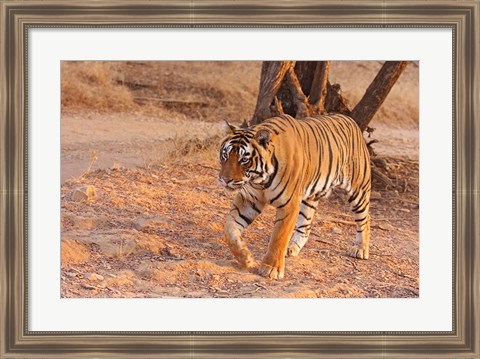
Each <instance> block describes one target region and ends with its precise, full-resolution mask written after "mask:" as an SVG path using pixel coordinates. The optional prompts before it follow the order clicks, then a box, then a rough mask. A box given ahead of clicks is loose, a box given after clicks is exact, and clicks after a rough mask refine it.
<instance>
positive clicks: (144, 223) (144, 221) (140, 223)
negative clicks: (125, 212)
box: [133, 216, 168, 231]
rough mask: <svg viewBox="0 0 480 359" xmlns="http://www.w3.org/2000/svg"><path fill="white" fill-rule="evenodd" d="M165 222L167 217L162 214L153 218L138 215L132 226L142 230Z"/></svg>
mask: <svg viewBox="0 0 480 359" xmlns="http://www.w3.org/2000/svg"><path fill="white" fill-rule="evenodd" d="M165 223H168V219H167V218H166V217H163V216H157V217H153V218H145V217H139V218H137V220H136V221H135V224H134V225H133V227H134V228H135V229H136V230H137V231H142V230H145V229H147V228H153V227H158V226H159V225H161V224H165Z"/></svg>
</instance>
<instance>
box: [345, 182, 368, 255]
mask: <svg viewBox="0 0 480 359" xmlns="http://www.w3.org/2000/svg"><path fill="white" fill-rule="evenodd" d="M349 194H350V199H349V202H350V203H351V206H352V211H353V216H354V218H355V225H356V228H357V237H356V240H355V244H354V246H353V247H352V249H351V250H350V252H349V255H350V256H351V257H355V258H361V259H368V247H369V242H370V213H369V209H370V184H369V183H368V185H367V186H366V188H365V189H358V190H357V191H351V192H350V193H349Z"/></svg>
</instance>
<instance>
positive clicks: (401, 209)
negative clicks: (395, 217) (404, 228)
mask: <svg viewBox="0 0 480 359" xmlns="http://www.w3.org/2000/svg"><path fill="white" fill-rule="evenodd" d="M398 210H399V211H402V212H405V213H410V210H409V209H408V208H399V209H398Z"/></svg>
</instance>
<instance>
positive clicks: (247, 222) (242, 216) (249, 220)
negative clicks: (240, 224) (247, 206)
mask: <svg viewBox="0 0 480 359" xmlns="http://www.w3.org/2000/svg"><path fill="white" fill-rule="evenodd" d="M234 207H235V209H236V210H237V212H238V215H239V216H240V218H241V219H243V220H244V221H245V223H246V224H247V225H250V224H251V223H252V222H253V220H251V219H250V218H248V217H247V216H245V215H244V214H242V212H240V210H239V209H238V207H237V206H235V205H234Z"/></svg>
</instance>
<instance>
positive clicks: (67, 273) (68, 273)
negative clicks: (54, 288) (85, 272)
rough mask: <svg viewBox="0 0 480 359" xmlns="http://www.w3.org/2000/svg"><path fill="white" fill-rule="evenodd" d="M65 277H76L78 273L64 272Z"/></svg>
mask: <svg viewBox="0 0 480 359" xmlns="http://www.w3.org/2000/svg"><path fill="white" fill-rule="evenodd" d="M65 275H66V276H67V277H70V278H73V277H76V276H77V275H78V273H75V272H65Z"/></svg>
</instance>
